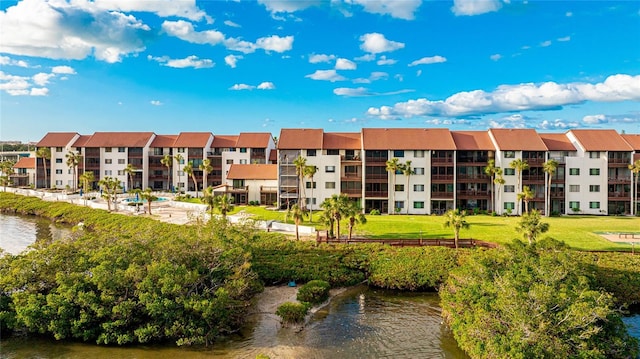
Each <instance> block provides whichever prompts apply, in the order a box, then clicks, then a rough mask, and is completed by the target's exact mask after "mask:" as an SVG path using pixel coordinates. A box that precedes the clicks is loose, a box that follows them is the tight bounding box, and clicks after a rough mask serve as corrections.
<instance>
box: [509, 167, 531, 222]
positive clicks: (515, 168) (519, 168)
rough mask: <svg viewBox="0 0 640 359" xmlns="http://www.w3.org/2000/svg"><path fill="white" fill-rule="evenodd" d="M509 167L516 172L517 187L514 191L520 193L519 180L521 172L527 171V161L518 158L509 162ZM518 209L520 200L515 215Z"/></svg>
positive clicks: (518, 212)
mask: <svg viewBox="0 0 640 359" xmlns="http://www.w3.org/2000/svg"><path fill="white" fill-rule="evenodd" d="M509 167H511V168H513V169H514V170H516V172H517V175H518V177H517V178H518V182H517V183H518V185H517V186H516V191H520V180H521V177H522V171H524V170H527V169H529V164H528V163H527V161H525V160H522V159H520V158H518V159H515V160H513V161H511V163H509ZM520 207H521V205H520V200H518V208H517V209H516V214H520Z"/></svg>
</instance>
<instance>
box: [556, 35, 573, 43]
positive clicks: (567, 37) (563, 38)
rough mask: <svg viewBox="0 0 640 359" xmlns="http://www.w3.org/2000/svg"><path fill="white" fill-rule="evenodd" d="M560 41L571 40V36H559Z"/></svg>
mask: <svg viewBox="0 0 640 359" xmlns="http://www.w3.org/2000/svg"><path fill="white" fill-rule="evenodd" d="M558 41H560V42H566V41H571V36H565V37H560V38H558Z"/></svg>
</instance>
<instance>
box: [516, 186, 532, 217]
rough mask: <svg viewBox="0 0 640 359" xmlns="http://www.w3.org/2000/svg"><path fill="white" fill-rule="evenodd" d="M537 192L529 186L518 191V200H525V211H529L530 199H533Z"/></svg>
mask: <svg viewBox="0 0 640 359" xmlns="http://www.w3.org/2000/svg"><path fill="white" fill-rule="evenodd" d="M534 196H535V192H533V191H532V190H531V188H529V186H524V187H522V192H520V193H518V202H519V201H524V211H525V212H526V213H529V201H531V200H532V199H533V197H534Z"/></svg>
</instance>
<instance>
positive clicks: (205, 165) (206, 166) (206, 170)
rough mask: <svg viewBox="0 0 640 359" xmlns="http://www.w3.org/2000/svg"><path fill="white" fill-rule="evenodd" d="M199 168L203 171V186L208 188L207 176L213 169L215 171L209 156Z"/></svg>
mask: <svg viewBox="0 0 640 359" xmlns="http://www.w3.org/2000/svg"><path fill="white" fill-rule="evenodd" d="M198 168H200V171H202V188H207V176H208V175H209V173H210V172H211V171H213V167H212V166H211V160H210V159H208V158H205V159H204V160H203V161H202V164H200V166H198Z"/></svg>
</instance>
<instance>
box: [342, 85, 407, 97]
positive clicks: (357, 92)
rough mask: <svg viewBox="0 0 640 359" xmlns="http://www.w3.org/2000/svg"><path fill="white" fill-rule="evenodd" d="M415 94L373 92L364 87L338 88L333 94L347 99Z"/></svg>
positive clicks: (399, 91) (405, 91) (403, 91)
mask: <svg viewBox="0 0 640 359" xmlns="http://www.w3.org/2000/svg"><path fill="white" fill-rule="evenodd" d="M407 92H413V90H408V89H406V90H398V91H391V92H371V91H369V89H367V88H364V87H356V88H349V87H338V88H336V89H334V90H333V93H334V94H336V95H338V96H346V97H364V96H387V95H397V94H401V93H407Z"/></svg>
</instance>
